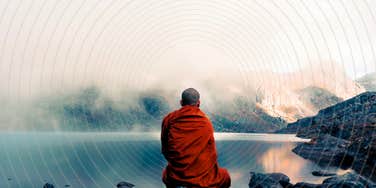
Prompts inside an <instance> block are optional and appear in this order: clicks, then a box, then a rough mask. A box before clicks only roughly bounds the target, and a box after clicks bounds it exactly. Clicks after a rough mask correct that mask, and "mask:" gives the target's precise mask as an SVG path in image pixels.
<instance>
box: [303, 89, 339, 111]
mask: <svg viewBox="0 0 376 188" xmlns="http://www.w3.org/2000/svg"><path fill="white" fill-rule="evenodd" d="M297 94H298V95H299V100H300V101H302V102H303V104H304V105H306V106H308V108H310V109H312V110H314V111H319V110H321V109H324V108H326V107H329V106H332V105H334V104H337V103H339V102H342V101H343V99H342V98H340V97H337V96H336V95H335V94H334V93H332V92H330V91H328V90H326V89H323V88H319V87H316V86H310V87H306V88H303V89H300V90H298V91H297Z"/></svg>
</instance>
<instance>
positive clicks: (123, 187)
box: [116, 181, 134, 188]
mask: <svg viewBox="0 0 376 188" xmlns="http://www.w3.org/2000/svg"><path fill="white" fill-rule="evenodd" d="M116 187H117V188H132V187H134V185H133V184H131V183H128V182H125V181H122V182H119V183H118V184H117V185H116Z"/></svg>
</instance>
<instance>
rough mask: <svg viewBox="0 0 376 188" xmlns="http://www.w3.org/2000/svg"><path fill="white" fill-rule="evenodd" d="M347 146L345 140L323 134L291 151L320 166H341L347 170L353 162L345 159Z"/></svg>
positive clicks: (347, 143)
mask: <svg viewBox="0 0 376 188" xmlns="http://www.w3.org/2000/svg"><path fill="white" fill-rule="evenodd" d="M348 145H349V141H347V140H343V139H340V138H336V137H333V136H331V135H328V134H325V135H320V136H319V137H318V138H314V139H312V141H311V142H309V143H300V144H298V145H297V146H296V147H295V148H294V149H293V150H292V151H293V152H294V153H296V154H298V155H300V156H301V157H303V158H305V159H309V160H312V161H315V162H317V163H318V164H321V165H328V164H329V165H333V166H339V165H341V166H343V167H344V168H346V167H347V168H348V166H350V165H351V164H352V162H353V161H352V160H351V159H347V155H346V147H347V146H348Z"/></svg>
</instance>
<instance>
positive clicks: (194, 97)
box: [181, 88, 200, 106]
mask: <svg viewBox="0 0 376 188" xmlns="http://www.w3.org/2000/svg"><path fill="white" fill-rule="evenodd" d="M199 102H200V93H199V92H198V91H197V90H195V89H194V88H188V89H186V90H184V91H183V93H182V94H181V105H182V106H185V105H198V104H199Z"/></svg>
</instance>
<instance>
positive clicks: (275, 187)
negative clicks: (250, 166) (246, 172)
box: [248, 172, 290, 188]
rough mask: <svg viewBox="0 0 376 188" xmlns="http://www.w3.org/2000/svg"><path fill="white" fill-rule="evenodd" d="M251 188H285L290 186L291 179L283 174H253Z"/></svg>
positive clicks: (249, 184) (250, 182) (250, 181)
mask: <svg viewBox="0 0 376 188" xmlns="http://www.w3.org/2000/svg"><path fill="white" fill-rule="evenodd" d="M250 174H251V179H250V180H249V183H248V186H249V187H250V188H283V187H284V186H287V185H289V184H290V178H289V177H288V176H286V175H285V174H282V173H269V174H262V173H256V172H251V173H250Z"/></svg>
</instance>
